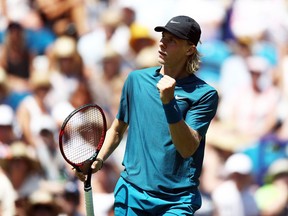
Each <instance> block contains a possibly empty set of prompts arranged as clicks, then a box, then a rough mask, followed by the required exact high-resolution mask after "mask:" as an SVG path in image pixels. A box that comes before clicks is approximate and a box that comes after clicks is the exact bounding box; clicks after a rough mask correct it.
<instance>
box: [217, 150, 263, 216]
mask: <svg viewBox="0 0 288 216" xmlns="http://www.w3.org/2000/svg"><path fill="white" fill-rule="evenodd" d="M251 172H252V161H251V159H250V158H249V157H248V156H247V155H245V154H243V153H234V154H232V155H231V156H230V157H228V159H227V160H226V162H225V164H224V174H225V175H226V178H225V180H224V181H223V182H222V183H221V184H219V185H218V186H217V187H216V188H215V189H214V191H212V201H213V203H214V204H215V207H216V211H217V213H218V214H219V215H221V216H231V215H233V216H257V215H259V209H258V206H257V204H256V200H255V198H254V192H253V190H252V186H253V184H254V182H253V178H252V176H251Z"/></svg>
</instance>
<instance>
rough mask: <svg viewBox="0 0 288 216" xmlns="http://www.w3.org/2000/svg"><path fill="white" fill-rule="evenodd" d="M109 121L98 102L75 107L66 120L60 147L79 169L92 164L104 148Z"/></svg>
mask: <svg viewBox="0 0 288 216" xmlns="http://www.w3.org/2000/svg"><path fill="white" fill-rule="evenodd" d="M106 130H107V123H106V118H105V114H104V111H103V110H102V108H101V107H100V106H98V105H97V104H86V105H83V106H81V107H79V108H77V109H75V110H74V111H73V112H72V113H71V114H69V115H68V116H67V117H66V119H65V120H64V122H63V124H62V126H61V129H60V132H59V148H60V151H61V154H62V156H63V158H64V159H65V160H66V161H67V162H68V163H69V164H70V165H71V166H73V167H74V168H76V169H77V170H79V169H80V167H83V165H84V164H87V163H89V164H91V163H92V162H93V161H94V160H95V159H96V158H97V155H98V153H99V151H100V149H101V148H102V145H103V142H104V140H105V135H106Z"/></svg>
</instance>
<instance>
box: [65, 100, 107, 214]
mask: <svg viewBox="0 0 288 216" xmlns="http://www.w3.org/2000/svg"><path fill="white" fill-rule="evenodd" d="M91 107H95V108H96V109H98V110H99V111H100V113H101V116H102V118H103V132H102V135H101V139H100V140H99V143H98V144H97V148H96V150H95V153H94V154H93V155H92V156H91V157H90V158H88V159H87V160H86V161H84V162H82V163H73V162H72V161H70V160H69V159H68V158H67V157H66V155H65V152H64V149H63V142H62V137H63V135H64V133H65V127H66V125H67V123H68V122H69V120H70V119H71V118H72V117H73V116H74V115H75V114H76V113H78V112H80V111H82V110H86V109H89V108H91ZM106 130H107V122H106V117H105V114H104V111H103V110H102V108H101V107H100V106H98V105H97V104H85V105H83V106H80V107H78V108H76V109H75V110H73V111H72V112H71V113H70V114H69V115H68V116H67V117H66V119H65V120H64V122H63V123H62V126H61V129H60V132H59V147H60V151H61V154H62V156H63V158H64V159H65V161H66V162H67V163H68V164H70V165H71V166H72V167H73V168H75V169H76V171H77V172H82V171H81V169H80V167H81V166H82V165H83V164H84V163H86V162H89V163H90V164H92V163H93V162H94V161H95V160H96V158H97V156H98V153H99V152H100V150H101V148H102V145H103V143H104V140H105V136H106ZM91 177H92V168H91V166H90V167H89V169H88V172H87V177H86V180H85V181H84V191H85V205H86V214H87V216H93V215H94V208H93V195H92V186H91Z"/></svg>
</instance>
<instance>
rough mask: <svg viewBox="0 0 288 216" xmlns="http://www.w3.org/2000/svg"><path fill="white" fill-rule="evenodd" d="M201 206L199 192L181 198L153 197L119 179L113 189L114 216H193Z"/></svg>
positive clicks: (183, 195)
mask: <svg viewBox="0 0 288 216" xmlns="http://www.w3.org/2000/svg"><path fill="white" fill-rule="evenodd" d="M200 206H201V197H200V195H199V191H198V190H195V191H193V192H186V193H183V194H182V195H181V196H179V197H176V196H166V197H162V196H158V195H157V196H155V195H154V194H150V193H149V192H146V191H143V190H142V189H141V188H139V187H137V186H135V185H132V184H130V183H129V182H126V181H125V180H124V179H123V178H120V179H119V180H118V182H117V184H116V187H115V212H114V213H115V215H117V216H120V215H127V216H133V215H137V216H147V215H155V216H156V215H159V216H160V215H161V216H164V215H165V216H168V215H169V216H170V215H177V216H178V215H193V214H194V212H195V211H196V210H197V209H199V207H200Z"/></svg>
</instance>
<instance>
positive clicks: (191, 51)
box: [186, 45, 196, 55]
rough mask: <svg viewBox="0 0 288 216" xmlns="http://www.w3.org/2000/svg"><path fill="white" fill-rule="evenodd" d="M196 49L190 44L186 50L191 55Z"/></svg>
mask: <svg viewBox="0 0 288 216" xmlns="http://www.w3.org/2000/svg"><path fill="white" fill-rule="evenodd" d="M195 50H196V47H195V45H190V46H189V48H188V49H187V50H186V54H187V55H192V54H193V53H194V52H195Z"/></svg>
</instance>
